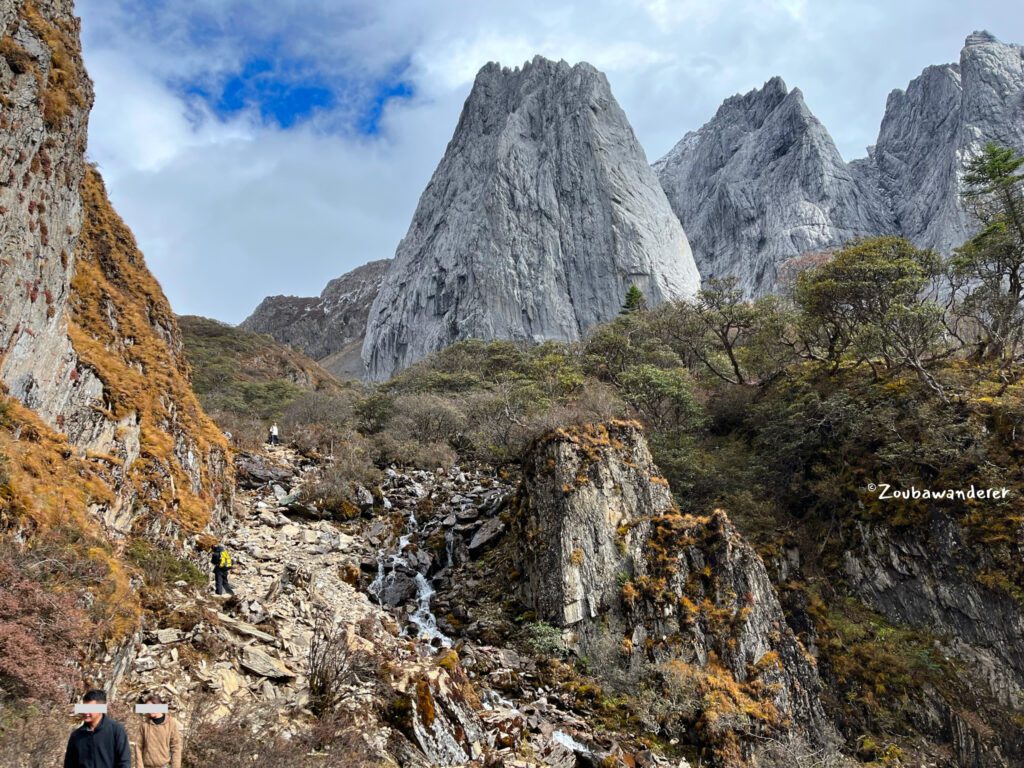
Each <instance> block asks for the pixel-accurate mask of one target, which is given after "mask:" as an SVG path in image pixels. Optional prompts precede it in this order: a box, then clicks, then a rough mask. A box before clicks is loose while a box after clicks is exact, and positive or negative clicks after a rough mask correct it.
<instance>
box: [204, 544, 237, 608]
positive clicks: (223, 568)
mask: <svg viewBox="0 0 1024 768" xmlns="http://www.w3.org/2000/svg"><path fill="white" fill-rule="evenodd" d="M210 564H211V565H212V566H213V578H214V581H215V582H216V585H217V587H216V588H217V594H218V595H223V594H229V595H233V594H235V590H233V589H232V588H231V585H230V584H228V571H230V570H231V554H230V553H229V552H228V550H227V548H226V547H225V546H224V545H223V544H221V543H219V542H218V543H217V546H215V547H214V548H213V552H212V553H211V555H210Z"/></svg>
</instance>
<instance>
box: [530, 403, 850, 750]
mask: <svg viewBox="0 0 1024 768" xmlns="http://www.w3.org/2000/svg"><path fill="white" fill-rule="evenodd" d="M515 525H516V526H517V527H518V529H519V530H518V534H519V536H520V561H521V563H522V568H521V571H522V573H523V574H524V579H525V585H526V586H525V595H524V598H525V600H526V602H527V604H528V605H529V606H530V607H531V608H533V610H534V611H535V612H536V614H537V617H538V619H541V620H543V621H547V622H549V623H551V624H552V625H554V626H558V627H562V628H563V629H564V631H565V633H566V636H567V638H568V640H569V643H570V644H571V645H573V646H574V647H575V648H576V650H577V651H579V652H580V653H581V654H582V655H590V656H591V657H597V654H600V652H601V651H600V649H601V648H602V647H603V646H604V647H606V646H607V638H608V637H609V636H610V637H611V638H612V641H613V644H614V646H615V647H620V646H621V645H622V643H623V640H626V641H628V643H627V644H628V646H629V647H631V648H634V649H646V648H651V649H653V650H652V652H653V653H654V654H655V655H656V656H658V657H660V658H662V659H669V658H676V659H680V660H682V661H684V662H685V663H687V664H691V665H694V666H696V667H699V668H704V667H706V666H707V665H709V664H711V663H714V664H720V665H721V666H722V667H724V668H725V669H726V670H727V674H729V675H731V676H732V678H733V679H734V680H735V681H736V682H737V683H739V684H748V683H751V684H754V683H756V684H758V687H760V684H763V685H764V687H763V688H760V690H762V691H770V693H765V694H763V695H765V696H767V697H768V699H769V700H770V703H771V704H772V705H773V706H774V707H775V708H776V709H777V711H778V712H779V713H780V715H782V718H783V719H784V720H788V721H790V723H791V727H790V730H789V735H790V736H792V737H794V738H797V739H799V740H801V741H802V742H803V743H805V744H814V745H826V744H829V743H831V742H832V741H833V738H834V728H833V726H832V724H831V722H830V721H829V719H828V717H827V716H826V714H825V712H824V709H823V706H822V704H821V701H820V699H819V695H820V693H821V691H822V685H821V681H820V679H819V677H818V672H817V668H816V666H815V664H814V662H813V661H812V660H810V657H809V656H808V655H807V653H806V651H805V650H804V648H803V647H802V646H801V644H800V643H799V641H798V640H797V639H796V637H795V635H794V634H793V631H792V630H791V629H790V628H789V626H788V625H787V624H786V620H785V616H784V615H783V612H782V607H781V605H780V603H779V599H778V595H777V593H776V591H775V589H774V587H773V586H772V583H771V581H770V579H769V576H768V572H767V570H766V568H765V565H764V563H763V562H762V560H761V558H760V557H759V556H758V555H757V553H756V552H755V551H754V549H753V548H752V547H751V546H750V545H749V544H748V543H747V542H746V541H745V540H744V539H743V538H742V537H741V536H740V534H739V533H738V532H737V531H736V529H735V528H734V527H733V525H732V523H731V522H730V521H729V519H728V517H727V516H726V515H725V513H724V512H721V511H716V512H715V513H714V514H713V515H711V516H710V517H693V516H689V515H681V514H680V513H679V511H678V510H677V508H676V507H675V504H674V502H673V500H672V496H671V493H670V491H669V488H668V483H667V482H666V481H665V480H664V478H662V477H660V475H659V472H658V468H657V467H656V466H655V465H654V462H653V460H652V458H651V454H650V452H649V450H648V447H647V443H646V441H645V440H644V438H643V436H642V435H641V434H640V431H639V429H638V428H637V427H636V425H634V424H632V423H630V422H611V423H609V424H606V425H598V426H592V427H579V428H574V429H572V430H559V431H557V432H554V433H552V434H551V435H549V436H547V437H546V438H544V439H542V440H541V441H540V442H539V443H538V445H537V446H535V448H534V450H533V451H532V452H531V454H530V455H529V457H528V459H527V463H526V465H525V468H524V479H523V483H522V486H521V488H520V493H519V497H518V499H517V518H516V523H515ZM652 590H654V591H657V594H653V593H652ZM637 652H638V653H642V652H643V651H637ZM769 660H771V661H770V663H769ZM759 695H760V694H759Z"/></svg>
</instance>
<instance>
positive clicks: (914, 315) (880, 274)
mask: <svg viewBox="0 0 1024 768" xmlns="http://www.w3.org/2000/svg"><path fill="white" fill-rule="evenodd" d="M939 271H940V261H939V259H938V256H937V255H936V254H935V253H934V252H932V251H927V250H922V249H920V248H916V247H915V246H914V245H912V244H911V243H910V242H908V241H907V240H904V239H903V238H899V237H876V238H871V239H867V240H862V241H860V242H857V243H854V244H852V245H849V246H847V247H845V248H843V249H842V250H840V251H838V252H837V253H836V254H835V256H834V257H833V258H832V260H831V261H828V262H826V263H825V264H821V265H819V266H816V267H813V268H811V269H808V270H807V271H805V272H803V273H801V274H800V276H799V277H798V278H797V280H796V286H795V287H794V291H793V299H794V301H795V302H796V305H797V307H798V309H799V311H800V316H799V320H798V323H797V326H796V333H795V336H796V343H793V346H795V347H797V348H798V349H799V350H800V351H801V353H802V354H803V356H805V357H809V358H811V359H815V360H820V361H822V362H824V363H826V364H828V366H829V367H830V369H831V370H832V371H835V370H838V368H839V365H840V364H841V363H842V361H843V360H846V359H852V360H853V361H854V362H855V363H867V364H868V365H869V366H870V367H871V369H872V370H873V371H875V372H876V373H877V368H876V364H877V361H879V360H880V361H881V363H882V365H883V366H884V368H885V369H886V370H888V371H895V370H899V369H902V368H910V369H912V370H913V371H915V372H916V373H917V375H918V376H919V377H920V378H921V380H922V381H924V382H925V383H926V384H927V385H928V386H929V387H930V388H932V389H933V390H934V391H936V392H938V393H940V394H941V391H942V388H941V387H940V386H939V385H938V383H937V382H936V381H935V380H934V379H933V378H932V376H931V374H930V373H929V372H928V365H929V364H930V363H931V362H933V361H934V360H935V359H937V358H938V357H939V356H941V355H942V354H943V353H944V352H945V350H943V349H942V347H941V345H940V341H941V339H942V331H943V325H942V309H941V308H940V307H939V306H938V305H936V304H935V303H933V302H931V301H930V300H928V299H927V297H926V296H925V293H924V289H925V288H926V287H927V286H928V285H929V284H930V283H931V281H932V280H934V279H935V278H936V277H937V275H938V274H939ZM791 343H792V342H791Z"/></svg>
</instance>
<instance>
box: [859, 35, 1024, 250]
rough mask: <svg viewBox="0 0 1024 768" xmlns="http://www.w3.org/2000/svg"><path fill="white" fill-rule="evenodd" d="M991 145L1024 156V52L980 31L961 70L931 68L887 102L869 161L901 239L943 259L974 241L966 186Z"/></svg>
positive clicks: (966, 50) (962, 54) (949, 66)
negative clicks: (968, 171) (974, 160)
mask: <svg viewBox="0 0 1024 768" xmlns="http://www.w3.org/2000/svg"><path fill="white" fill-rule="evenodd" d="M987 141H994V142H997V143H999V144H1002V145H1005V146H1009V147H1013V148H1015V149H1016V150H1018V151H1024V48H1022V47H1021V46H1019V45H1008V44H1005V43H1001V42H999V41H998V40H996V38H995V37H993V36H992V35H991V34H989V33H988V32H975V33H973V34H972V35H970V36H968V38H967V40H966V42H965V43H964V48H963V50H962V51H961V52H960V62H959V64H946V65H942V66H936V67H928V68H927V69H925V70H924V72H922V73H921V75H920V76H919V77H917V78H915V79H914V80H912V81H911V83H910V85H908V86H907V88H906V90H895V91H893V92H892V93H891V94H889V99H888V101H887V102H886V105H885V116H884V117H883V118H882V126H881V129H880V130H879V132H878V141H877V142H876V144H875V146H874V147H873V149H872V151H871V154H870V156H869V162H870V163H872V164H873V165H874V166H875V167H876V168H877V169H878V179H879V181H880V183H881V186H882V189H883V190H884V192H885V194H886V196H887V198H888V199H889V200H890V201H891V204H892V207H893V213H894V215H895V218H896V223H897V226H898V228H899V229H898V231H899V233H900V234H902V235H903V236H904V237H907V238H909V239H910V240H912V241H913V242H915V243H917V244H918V245H921V246H925V247H928V248H935V249H937V250H939V251H941V252H943V253H950V252H951V251H952V250H953V248H956V247H957V246H959V245H961V244H962V243H963V242H964V240H966V239H967V238H968V237H969V236H970V234H971V232H972V231H973V229H974V227H975V225H974V224H973V223H972V222H971V220H970V218H969V217H968V215H967V213H966V212H965V211H964V209H963V206H962V205H961V201H960V180H961V178H962V176H963V164H964V161H965V160H967V159H968V158H970V157H971V156H972V154H973V153H974V152H976V151H977V150H978V149H979V148H980V147H981V146H983V145H984V143H985V142H987Z"/></svg>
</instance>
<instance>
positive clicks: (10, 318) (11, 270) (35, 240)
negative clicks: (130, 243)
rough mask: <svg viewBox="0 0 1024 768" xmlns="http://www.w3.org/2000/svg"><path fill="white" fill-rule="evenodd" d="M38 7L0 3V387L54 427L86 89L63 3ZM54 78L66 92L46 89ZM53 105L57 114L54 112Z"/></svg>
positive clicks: (88, 99) (61, 392)
mask: <svg viewBox="0 0 1024 768" xmlns="http://www.w3.org/2000/svg"><path fill="white" fill-rule="evenodd" d="M38 8H39V10H38V11H36V12H29V10H28V8H27V7H26V6H25V4H24V3H23V2H16V1H15V0H0V35H3V55H0V95H2V102H0V103H2V108H0V212H2V216H0V220H2V224H0V380H2V381H3V382H4V383H5V384H6V385H7V387H8V389H9V391H10V392H11V394H13V395H14V396H15V397H18V398H19V399H20V400H22V401H23V402H25V403H26V404H27V405H28V406H29V407H31V408H33V409H34V410H36V411H38V412H39V414H40V415H41V416H43V418H44V420H46V421H47V422H48V423H50V424H54V423H55V421H56V419H57V417H58V416H59V415H60V414H61V412H62V411H64V410H66V408H67V405H68V403H69V401H70V400H72V399H74V398H73V395H72V394H71V393H70V392H69V391H68V388H67V387H66V386H64V382H66V381H67V380H68V376H69V374H70V372H71V370H72V369H73V367H74V351H73V350H72V348H71V343H70V340H69V339H68V336H67V331H66V327H67V322H66V317H65V310H66V308H67V303H68V296H69V293H70V287H71V277H72V274H73V268H74V257H75V250H76V245H77V237H78V232H79V230H80V229H81V222H82V201H81V197H80V195H79V193H78V189H79V186H80V184H81V182H82V178H83V175H84V172H85V162H84V157H85V145H86V130H87V126H88V117H89V108H90V106H91V104H92V83H90V82H89V79H88V78H87V77H86V76H85V73H84V71H82V70H81V69H80V62H78V61H77V59H76V57H77V56H78V54H79V51H78V49H77V44H78V40H77V33H78V23H77V20H76V19H75V18H74V16H73V11H72V2H71V0H67V1H66V2H51V3H43V4H40V6H38ZM47 36H50V37H51V38H53V39H56V40H59V41H60V44H61V46H62V47H63V46H64V45H65V44H66V46H67V47H72V46H74V47H72V50H70V51H66V50H64V51H62V53H63V54H64V57H65V59H64V61H63V62H62V63H63V64H64V69H59V68H58V67H57V66H56V64H55V59H56V57H57V55H58V54H57V53H56V49H53V48H51V46H50V45H49V44H48V42H47V39H46V38H47ZM68 54H70V56H69V55H68ZM61 76H63V77H64V78H65V79H66V80H68V81H69V82H68V83H67V85H66V87H58V86H57V85H56V80H57V78H58V77H61ZM66 94H71V95H72V98H68V97H67V95H66ZM61 97H63V103H64V104H65V109H66V113H65V114H60V113H59V112H58V111H57V110H56V107H55V106H54V105H55V101H56V99H58V98H61ZM88 388H89V383H88V382H86V383H83V386H82V389H88ZM72 409H73V407H72Z"/></svg>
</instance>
